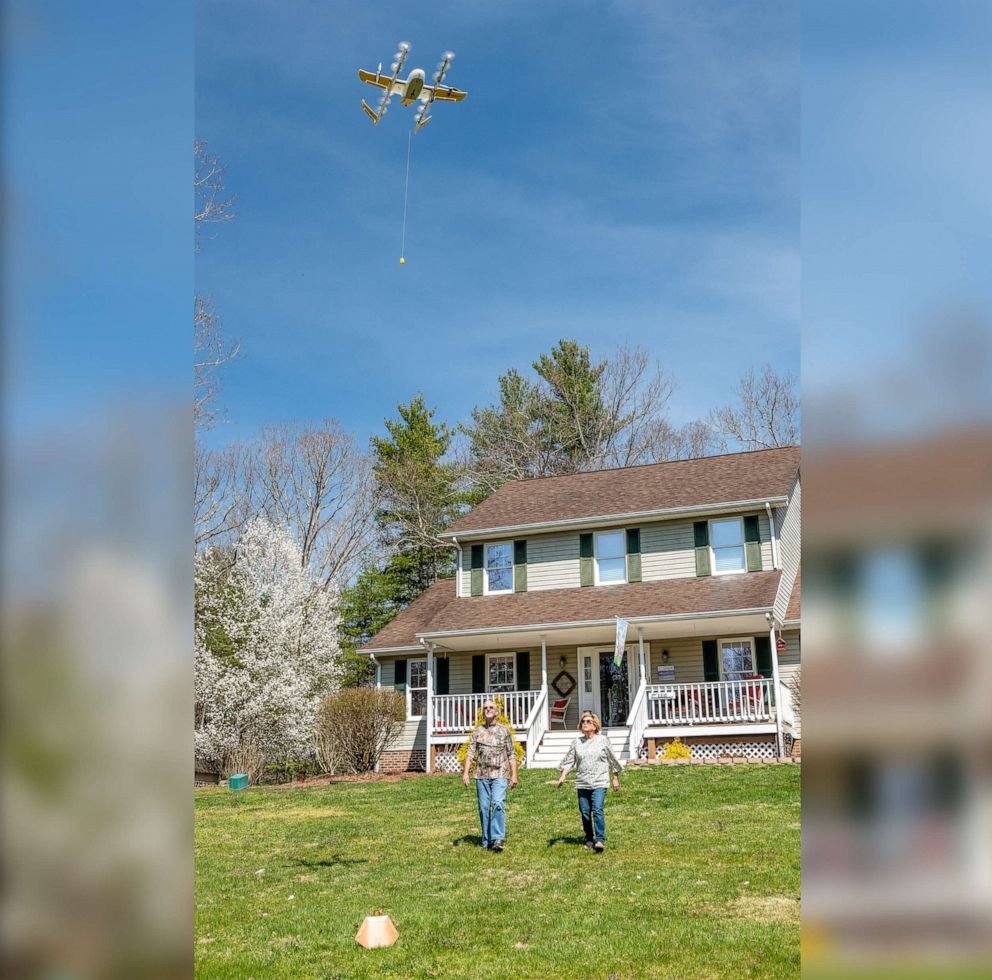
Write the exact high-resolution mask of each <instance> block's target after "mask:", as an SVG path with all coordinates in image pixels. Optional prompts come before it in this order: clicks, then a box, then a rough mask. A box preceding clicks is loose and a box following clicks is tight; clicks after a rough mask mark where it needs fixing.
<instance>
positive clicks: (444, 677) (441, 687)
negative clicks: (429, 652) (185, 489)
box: [434, 657, 449, 694]
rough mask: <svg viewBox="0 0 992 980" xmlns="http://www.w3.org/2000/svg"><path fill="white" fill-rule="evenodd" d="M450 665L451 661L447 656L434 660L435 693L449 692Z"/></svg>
mask: <svg viewBox="0 0 992 980" xmlns="http://www.w3.org/2000/svg"><path fill="white" fill-rule="evenodd" d="M448 666H449V661H448V658H447V657H438V658H436V659H435V661H434V674H435V677H434V693H435V694H447V693H448Z"/></svg>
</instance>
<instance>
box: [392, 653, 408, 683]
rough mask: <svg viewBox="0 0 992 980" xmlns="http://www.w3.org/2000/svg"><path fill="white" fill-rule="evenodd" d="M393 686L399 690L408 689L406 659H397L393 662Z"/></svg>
mask: <svg viewBox="0 0 992 980" xmlns="http://www.w3.org/2000/svg"><path fill="white" fill-rule="evenodd" d="M393 671H394V673H393V687H395V688H396V690H397V691H405V690H406V661H405V660H395V661H394V662H393Z"/></svg>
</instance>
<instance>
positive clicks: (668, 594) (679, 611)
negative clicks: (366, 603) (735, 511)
mask: <svg viewBox="0 0 992 980" xmlns="http://www.w3.org/2000/svg"><path fill="white" fill-rule="evenodd" d="M780 575H781V572H778V571H772V572H749V573H748V574H746V575H711V576H705V577H702V578H678V579H664V580H662V581H656V582H637V583H628V584H626V585H612V586H608V587H607V586H601V587H598V588H585V589H583V588H578V589H542V590H539V591H535V592H519V593H511V594H509V595H495V596H462V597H461V598H455V583H454V580H452V579H446V580H444V581H441V582H436V583H435V584H434V585H432V586H431V587H430V589H428V590H427V592H425V593H424V594H423V595H422V596H421V597H420V598H419V599H417V601H416V602H414V603H412V604H411V605H410V606H409V608H407V609H405V610H404V611H403V612H401V613H400V614H399V615H398V616H397V617H396V619H394V620H393V621H392V622H391V623H390V624H389V625H388V626H386V627H385V628H383V629H382V630H380V631H379V632H378V633H377V634H376V635H375V636H374V637H373V638H372V640H371V641H370V642H369V644H368V646H366V647H365V648H364V649H366V650H373V651H374V650H377V649H382V648H386V647H401V646H414V645H415V644H416V643H417V642H418V641H417V634H418V633H428V634H432V633H453V632H465V631H470V630H483V629H497V628H500V627H514V626H520V627H523V626H536V625H545V624H547V625H550V624H558V623H573V622H578V623H582V622H595V621H599V620H606V619H610V618H612V617H613V616H622V617H624V618H625V619H626V618H637V617H640V616H678V615H691V614H694V613H695V614H698V613H707V612H726V611H730V610H736V609H766V608H767V609H770V608H771V606H772V603H773V602H774V599H775V592H776V589H777V588H778V581H779V577H780Z"/></svg>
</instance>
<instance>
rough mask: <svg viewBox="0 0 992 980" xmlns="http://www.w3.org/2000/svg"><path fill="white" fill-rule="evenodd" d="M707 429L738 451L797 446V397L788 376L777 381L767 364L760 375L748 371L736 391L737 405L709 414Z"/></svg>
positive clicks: (724, 407)
mask: <svg viewBox="0 0 992 980" xmlns="http://www.w3.org/2000/svg"><path fill="white" fill-rule="evenodd" d="M709 421H710V425H711V426H712V427H713V429H714V430H715V431H716V432H717V433H719V435H720V436H722V437H723V440H724V448H725V449H726V448H729V445H730V444H731V443H733V444H736V446H737V447H738V448H740V449H773V448H775V447H776V446H792V445H795V444H797V443H798V442H799V395H798V392H797V391H796V380H795V378H794V377H793V375H791V374H785V375H782V376H781V377H780V376H779V375H778V374H776V373H775V371H774V370H773V369H772V366H771V365H770V364H766V365H765V366H764V367H763V368H762V370H761V374H760V375H755V373H754V370H753V369H750V370H748V372H747V374H745V375H744V377H743V378H741V382H740V386H739V388H738V390H737V404H736V405H724V406H723V407H722V408H717V409H714V410H713V411H712V412H710V417H709Z"/></svg>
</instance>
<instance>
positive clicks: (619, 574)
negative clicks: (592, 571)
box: [596, 531, 627, 585]
mask: <svg viewBox="0 0 992 980" xmlns="http://www.w3.org/2000/svg"><path fill="white" fill-rule="evenodd" d="M626 554H627V553H626V550H625V547H624V533H623V531H600V532H598V533H597V534H596V584H597V585H613V584H615V583H617V582H626V581H627V558H626Z"/></svg>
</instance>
